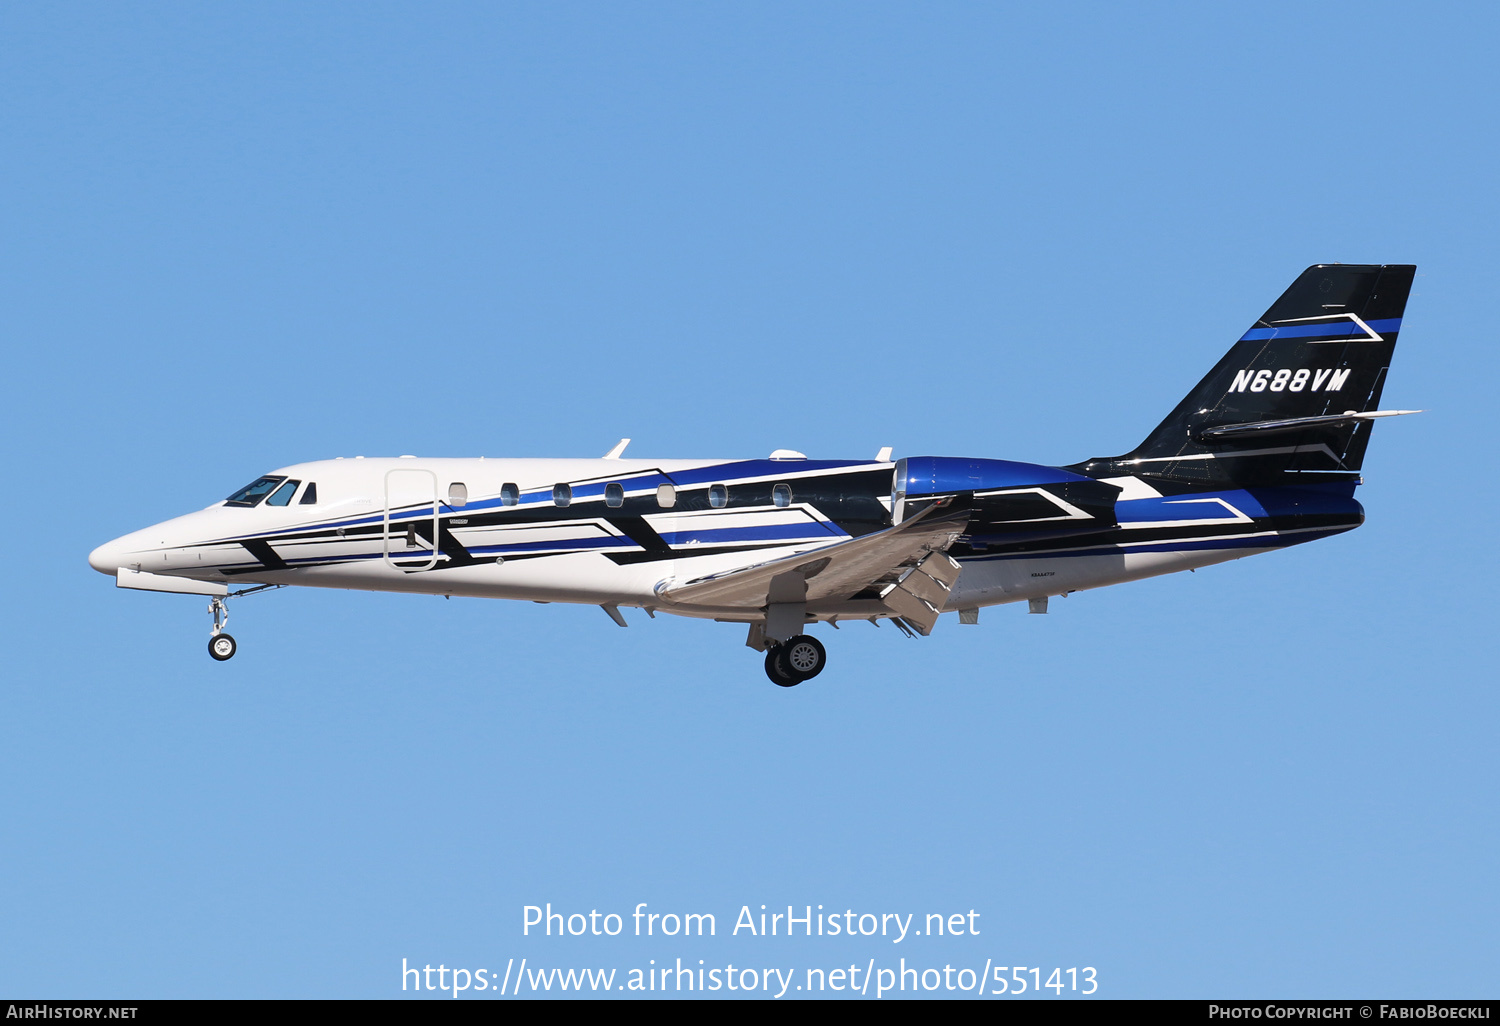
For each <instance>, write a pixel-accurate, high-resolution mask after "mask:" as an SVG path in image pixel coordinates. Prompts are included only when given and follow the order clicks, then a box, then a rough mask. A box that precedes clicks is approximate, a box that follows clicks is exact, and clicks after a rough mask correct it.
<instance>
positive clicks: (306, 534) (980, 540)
mask: <svg viewBox="0 0 1500 1026" xmlns="http://www.w3.org/2000/svg"><path fill="white" fill-rule="evenodd" d="M1414 273H1415V268H1414V267H1413V266H1410V265H1404V264H1389V265H1373V264H1370V265H1364V264H1320V265H1317V266H1314V267H1310V268H1308V269H1307V270H1306V271H1304V272H1303V273H1302V275H1301V276H1300V277H1299V278H1298V279H1297V280H1296V281H1295V282H1294V283H1293V284H1292V286H1291V288H1289V289H1287V291H1286V293H1285V294H1284V295H1283V296H1282V297H1281V298H1280V299H1278V300H1277V301H1276V302H1275V303H1273V304H1272V305H1271V308H1270V309H1269V310H1267V311H1266V313H1265V314H1264V315H1263V316H1262V317H1261V318H1260V319H1259V320H1258V321H1256V322H1255V324H1254V325H1253V326H1252V327H1251V328H1250V329H1249V330H1248V331H1246V332H1245V334H1244V335H1242V336H1241V337H1240V339H1239V341H1238V342H1236V343H1235V344H1234V346H1233V347H1232V348H1231V349H1230V350H1229V352H1228V354H1227V355H1225V357H1224V358H1223V359H1222V360H1220V361H1219V363H1218V364H1217V366H1215V367H1214V369H1213V370H1211V371H1210V372H1209V373H1208V376H1207V377H1205V378H1204V379H1203V380H1202V381H1201V382H1200V383H1199V384H1198V387H1197V388H1195V389H1193V391H1192V392H1191V393H1190V394H1189V395H1188V396H1187V398H1185V399H1184V400H1183V401H1182V402H1181V403H1179V404H1178V406H1177V408H1176V409H1175V410H1173V411H1172V412H1171V414H1169V415H1168V416H1167V418H1166V419H1165V420H1164V421H1162V423H1161V424H1160V426H1158V427H1157V428H1156V430H1155V431H1153V432H1151V434H1150V435H1149V436H1148V437H1147V438H1146V440H1145V441H1144V442H1142V443H1141V444H1140V445H1139V446H1137V447H1136V448H1135V449H1134V450H1133V451H1132V452H1129V453H1126V454H1125V455H1123V456H1114V457H1108V458H1095V459H1089V460H1085V461H1083V462H1082V463H1076V464H1073V465H1072V466H1066V467H1045V466H1039V465H1036V464H1032V463H1015V462H1011V461H1009V460H994V459H979V458H967V457H949V456H912V457H908V458H906V459H902V460H897V461H894V462H893V461H892V460H891V459H890V455H891V452H890V450H889V449H882V450H881V451H880V454H879V455H878V456H876V457H875V459H873V460H814V459H807V458H806V457H804V456H803V455H802V454H801V453H797V452H790V451H786V450H777V451H776V452H773V453H772V454H771V455H770V457H769V458H768V459H758V460H638V459H625V458H624V456H623V452H624V449H625V444H626V441H625V440H622V441H621V442H620V444H619V445H617V446H615V448H614V449H613V450H611V451H610V452H609V453H608V454H607V455H605V456H604V457H603V458H600V459H485V458H479V459H418V458H416V457H412V456H403V457H399V458H396V459H364V458H361V457H356V458H353V459H337V460H322V461H318V462H314V463H299V464H296V465H295V466H289V467H283V468H281V469H280V470H276V471H273V472H271V473H269V474H266V475H265V476H263V477H259V478H257V479H256V480H255V481H253V482H251V483H250V484H248V485H246V486H245V487H244V488H241V489H240V490H239V491H237V492H235V493H234V494H233V495H231V496H230V497H229V498H228V499H227V500H225V501H223V502H219V503H216V504H214V505H213V506H210V507H208V508H207V509H204V510H201V511H199V512H197V513H189V514H188V515H187V516H183V517H178V518H176V519H175V520H168V521H166V522H165V523H161V524H157V525H156V526H155V527H149V528H146V529H145V530H143V531H136V532H135V533H134V534H128V535H125V536H124V537H122V538H117V539H115V540H114V541H112V542H109V543H108V544H106V545H102V546H100V547H99V548H97V549H95V550H94V552H93V553H92V554H91V555H90V556H89V563H90V565H92V566H93V567H94V569H96V570H98V571H100V572H101V573H106V574H110V575H112V576H114V577H115V580H116V583H117V584H118V585H119V586H120V587H122V588H138V589H143V590H146V591H162V592H176V593H185V594H191V595H206V596H210V597H211V600H212V601H211V603H210V607H209V608H210V611H211V612H212V613H213V620H214V626H213V632H212V635H211V637H210V639H209V645H208V649H209V653H210V654H211V655H212V656H213V657H214V658H215V659H219V660H224V659H228V658H230V657H231V656H233V655H234V653H235V641H234V639H233V638H232V637H230V636H229V635H228V634H227V633H225V631H224V629H223V628H224V625H225V623H226V622H227V615H226V608H225V602H226V600H227V599H229V598H231V597H233V596H238V595H245V594H248V593H251V592H255V591H261V590H265V589H269V588H276V587H282V586H287V585H307V586H310V587H318V588H364V589H371V590H380V591H407V592H419V593H422V594H428V595H468V596H475V597H488V598H507V599H530V600H532V601H537V602H577V603H589V604H593V605H598V606H601V607H602V608H603V609H604V611H605V612H606V613H607V614H608V615H609V616H610V618H611V619H613V620H614V621H615V623H617V624H619V625H620V626H622V627H623V626H625V618H624V616H623V614H621V612H620V609H621V607H627V606H635V607H638V608H641V609H644V610H645V611H646V612H647V613H648V614H650V615H652V616H655V615H656V614H657V613H674V614H677V615H679V616H693V617H700V618H703V619H711V620H720V621H726V622H730V623H740V624H745V625H748V628H749V638H748V640H747V642H746V643H747V644H748V645H749V646H750V647H751V648H752V649H755V650H757V651H762V652H764V653H765V669H766V673H767V675H768V676H769V677H770V678H771V680H772V681H774V682H775V683H776V684H779V685H782V686H783V687H790V686H792V685H794V684H798V683H801V682H802V681H805V680H809V679H811V678H812V677H815V676H817V675H818V673H819V672H821V671H822V669H823V666H824V662H825V658H826V654H825V652H824V649H823V645H822V644H821V643H820V642H819V641H818V640H817V639H816V638H814V637H813V636H812V635H810V634H807V633H805V631H806V628H807V625H808V624H811V623H817V622H819V621H824V622H829V623H834V624H835V625H836V624H837V622H838V621H840V620H870V621H872V622H874V623H876V624H877V625H878V623H879V621H880V620H882V619H884V620H889V621H891V622H892V623H894V624H895V625H896V626H897V627H898V628H899V629H901V630H903V631H905V632H906V633H908V634H917V635H924V636H925V635H927V634H929V633H930V632H931V631H932V629H933V627H934V626H935V625H936V623H937V621H938V616H939V615H940V614H942V613H945V612H957V613H958V615H959V622H960V623H977V622H978V618H979V610H980V608H982V607H984V606H990V605H998V604H1000V603H1005V602H1020V601H1025V602H1027V603H1029V604H1030V609H1031V611H1032V612H1034V613H1036V612H1045V611H1046V608H1047V600H1048V598H1049V597H1051V596H1054V595H1066V594H1068V593H1070V592H1073V591H1077V590H1080V589H1083V588H1099V587H1103V586H1104V585H1108V584H1120V583H1123V582H1125V581H1132V580H1137V579H1140V578H1143V577H1152V576H1155V575H1157V574H1167V573H1174V572H1176V571H1179V570H1189V569H1193V568H1195V567H1200V566H1208V565H1209V564H1212V563H1220V562H1224V561H1225V560H1230V559H1238V558H1239V557H1241V556H1249V555H1253V554H1255V553H1260V552H1268V551H1271V550H1273V549H1280V548H1285V547H1287V546H1289V545H1296V544H1299V543H1301V542H1306V541H1313V540H1314V539H1317V538H1326V537H1328V536H1329V535H1334V534H1338V533H1340V532H1343V531H1348V530H1350V529H1352V528H1354V527H1357V526H1359V524H1360V522H1361V521H1362V520H1363V519H1364V511H1363V510H1362V509H1361V507H1360V505H1359V503H1358V502H1356V501H1355V499H1354V489H1355V487H1356V486H1357V485H1358V484H1359V483H1360V466H1361V463H1362V462H1363V459H1364V453H1365V446H1366V444H1367V443H1368V442H1369V439H1370V431H1371V427H1372V424H1373V422H1374V421H1375V420H1376V419H1378V418H1380V417H1387V416H1395V415H1397V414H1402V413H1409V412H1416V411H1409V410H1381V409H1378V406H1379V401H1380V393H1381V388H1382V386H1383V385H1384V384H1385V377H1386V370H1387V368H1388V367H1389V365H1390V360H1391V353H1392V351H1393V350H1394V348H1395V345H1396V335H1397V332H1398V331H1399V330H1400V327H1401V316H1402V312H1403V310H1404V308H1405V306H1406V298H1407V293H1408V292H1409V291H1410V290H1411V283H1412V276H1413V274H1414Z"/></svg>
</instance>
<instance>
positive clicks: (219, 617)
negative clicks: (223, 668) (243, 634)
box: [208, 596, 239, 663]
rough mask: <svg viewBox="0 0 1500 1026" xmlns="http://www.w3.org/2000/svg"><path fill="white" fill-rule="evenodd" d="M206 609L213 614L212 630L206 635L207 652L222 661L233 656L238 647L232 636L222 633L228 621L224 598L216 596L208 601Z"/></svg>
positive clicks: (227, 609) (227, 608)
mask: <svg viewBox="0 0 1500 1026" xmlns="http://www.w3.org/2000/svg"><path fill="white" fill-rule="evenodd" d="M208 611H209V612H210V613H212V614H214V630H213V633H212V634H210V635H209V636H208V654H209V655H211V656H213V657H214V658H215V659H217V660H218V661H219V662H221V663H222V662H223V661H224V660H226V659H232V658H234V653H235V651H236V650H237V649H238V648H239V646H238V645H236V644H235V643H234V638H233V637H232V636H230V635H228V634H225V633H224V627H225V626H226V625H227V624H228V623H229V607H228V606H226V605H225V604H224V599H222V598H219V597H217V596H216V597H215V598H214V599H213V600H212V601H210V602H209V604H208Z"/></svg>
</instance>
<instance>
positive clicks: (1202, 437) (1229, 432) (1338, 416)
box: [1197, 410, 1427, 442]
mask: <svg viewBox="0 0 1500 1026" xmlns="http://www.w3.org/2000/svg"><path fill="white" fill-rule="evenodd" d="M1426 412H1427V411H1426V410H1370V411H1369V412H1367V413H1356V412H1355V411H1354V410H1345V411H1344V412H1343V413H1331V414H1326V415H1324V416H1321V417H1286V418H1282V419H1281V420H1253V421H1249V422H1247V423H1244V424H1220V425H1218V426H1217V427H1210V428H1203V429H1201V430H1199V431H1198V432H1197V437H1198V440H1199V441H1203V442H1222V441H1228V440H1229V439H1232V438H1264V437H1265V436H1267V435H1281V434H1286V433H1287V432H1290V431H1302V430H1305V429H1307V428H1313V427H1336V426H1338V425H1340V424H1348V423H1351V422H1353V421H1360V420H1374V419H1375V418H1377V417H1404V416H1406V415H1407V414H1409V413H1426Z"/></svg>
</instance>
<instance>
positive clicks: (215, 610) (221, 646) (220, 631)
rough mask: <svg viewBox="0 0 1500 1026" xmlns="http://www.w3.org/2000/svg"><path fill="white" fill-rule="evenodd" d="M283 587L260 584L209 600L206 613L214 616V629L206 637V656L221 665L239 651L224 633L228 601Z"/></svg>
mask: <svg viewBox="0 0 1500 1026" xmlns="http://www.w3.org/2000/svg"><path fill="white" fill-rule="evenodd" d="M284 587H286V585H284V584H262V585H261V586H260V587H258V588H245V589H243V590H241V591H231V592H230V593H229V594H228V595H217V596H215V597H214V598H212V599H210V600H209V603H208V611H209V612H210V613H212V614H213V615H214V629H213V633H211V634H210V635H209V636H208V654H209V655H211V656H213V657H214V658H215V659H216V660H218V661H219V662H221V663H222V662H224V661H225V660H226V659H233V658H234V654H235V653H236V652H238V651H239V648H240V647H239V645H237V644H236V643H235V640H234V638H233V637H232V636H230V635H229V634H226V633H225V632H224V628H225V627H227V626H228V625H229V606H228V604H227V603H228V602H229V600H230V599H232V598H239V597H240V596H241V595H254V594H255V593H256V592H257V591H274V590H275V589H277V588H284Z"/></svg>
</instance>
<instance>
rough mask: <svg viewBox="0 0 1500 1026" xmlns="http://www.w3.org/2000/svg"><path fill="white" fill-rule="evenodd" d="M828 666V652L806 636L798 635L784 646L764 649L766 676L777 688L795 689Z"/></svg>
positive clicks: (817, 641) (815, 639) (813, 639)
mask: <svg viewBox="0 0 1500 1026" xmlns="http://www.w3.org/2000/svg"><path fill="white" fill-rule="evenodd" d="M826 665H828V651H827V649H825V648H824V647H823V643H822V642H821V641H819V640H818V639H817V638H814V637H812V636H811V635H808V634H799V635H797V636H796V637H795V638H792V639H791V640H790V641H788V642H786V643H785V644H781V645H776V646H774V647H772V648H768V649H766V676H767V677H770V678H771V683H772V684H776V685H778V686H779V687H783V688H790V687H796V686H797V685H798V684H801V683H802V682H803V681H805V680H812V679H813V678H814V677H816V676H817V675H818V674H820V673H822V672H823V667H824V666H826Z"/></svg>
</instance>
